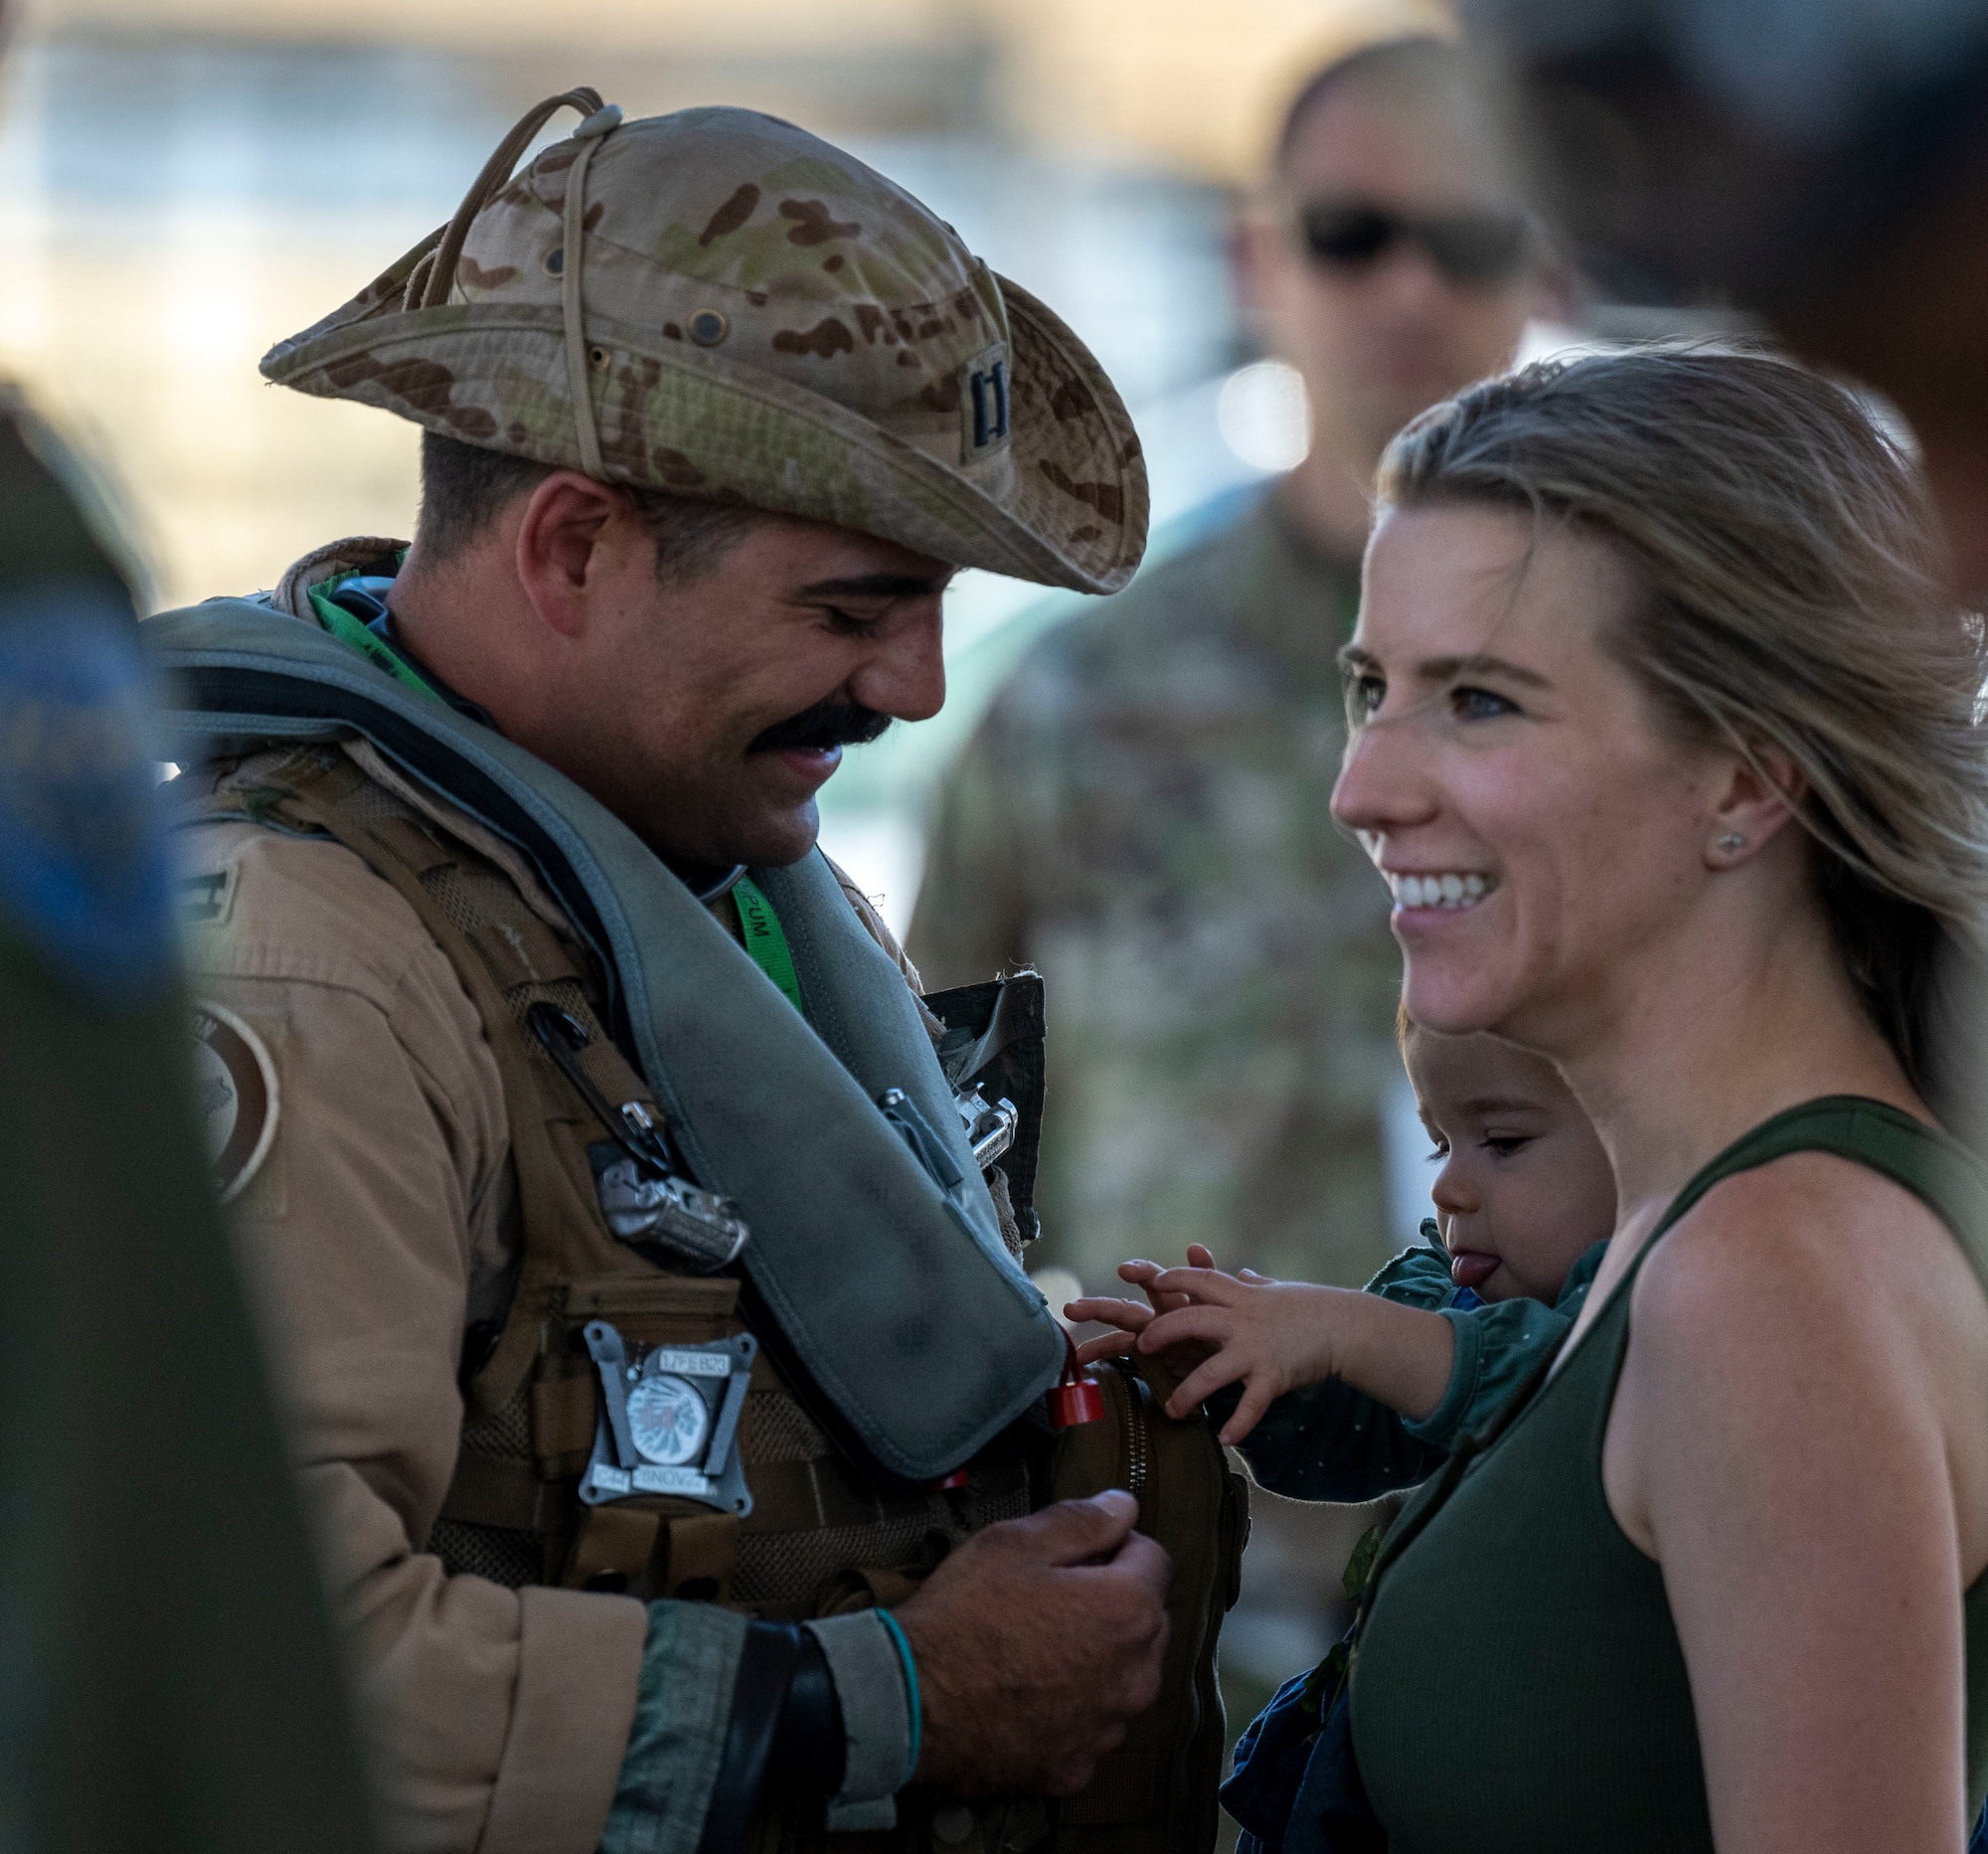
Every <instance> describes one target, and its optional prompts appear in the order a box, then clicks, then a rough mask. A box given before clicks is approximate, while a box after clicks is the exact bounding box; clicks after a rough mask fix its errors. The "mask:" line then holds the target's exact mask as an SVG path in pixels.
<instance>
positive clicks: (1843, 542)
mask: <svg viewBox="0 0 1988 1854" xmlns="http://www.w3.org/2000/svg"><path fill="white" fill-rule="evenodd" d="M1380 497H1381V501H1382V503H1383V505H1384V506H1394V507H1411V506H1415V505H1426V504H1429V503H1437V502H1445V501H1447V502H1467V503H1476V504H1486V503H1488V504H1492V505H1495V506H1500V507H1507V508H1512V509H1516V510H1521V511H1529V512H1531V513H1532V514H1533V515H1534V517H1535V518H1536V519H1538V520H1542V521H1549V522H1558V523H1568V524H1572V525H1573V526H1574V527H1575V528H1577V529H1579V530H1580V531H1582V532H1585V533H1587V534H1590V535H1594V536H1597V537H1599V538H1601V539H1602V540H1604V541H1606V542H1607V543H1608V544H1609V545H1610V546H1611V547H1613V548H1614V550H1615V551H1616V552H1617V554H1618V555H1619V556H1620V557H1621V558H1622V559H1623V560H1624V561H1626V562H1627V563H1628V565H1629V566H1630V568H1631V569H1632V571H1633V572H1634V574H1635V575H1636V578H1637V580H1638V582H1639V584H1640V587H1641V589H1642V592H1641V596H1639V597H1638V598H1637V599H1636V600H1635V601H1634V602H1633V604H1632V606H1631V608H1630V609H1629V610H1628V611H1626V612H1625V613H1624V614H1623V615H1622V617H1621V618H1620V620H1619V622H1618V623H1617V624H1616V625H1615V626H1614V627H1613V630H1612V633H1611V635H1610V638H1609V641H1610V644H1611V647H1613V648H1614V649H1615V650H1616V651H1617V652H1618V653H1619V655H1620V657H1621V659H1622V660H1623V661H1624V662H1625V663H1626V664H1627V665H1628V666H1629V667H1630V669H1631V670H1632V671H1633V672H1634V673H1635V674H1636V675H1637V676H1638V677H1639V678H1641V680H1642V681H1643V682H1644V684H1645V685H1646V687H1647V688H1648V689H1649V690H1650V692H1651V693H1652V694H1653V695H1654V696H1655V697H1656V699H1657V701H1658V704H1659V706H1660V708H1661V709H1662V710H1663V711H1664V712H1665V713H1667V714H1669V715H1670V716H1671V717H1673V718H1674V719H1675V720H1676V721H1677V722H1679V723H1680V724H1682V725H1683V727H1684V728H1685V729H1687V730H1688V731H1689V732H1690V733H1691V734H1692V735H1694V736H1695V737H1696V738H1700V739H1705V738H1711V739H1715V740H1720V741H1723V742H1726V743H1728V744H1730V745H1732V746H1735V747H1737V748H1738V749H1740V751H1741V752H1743V753H1747V754H1749V755H1752V754H1755V753H1756V752H1757V750H1759V749H1761V748H1763V747H1772V748H1777V749H1778V750H1779V751H1780V752H1781V753H1783V754H1785V755H1786V756H1787V757H1788V758H1789V759H1790V760H1791V761H1792V762H1793V763H1794V764H1795V765H1797V766H1798V767H1800V769H1801V773H1802V776H1803V779H1804V781H1805V782H1806V785H1807V788H1808V789H1807V795H1806V797H1805V798H1804V799H1803V800H1802V802H1801V804H1800V806H1799V807H1798V813H1797V814H1798V816H1799V817H1800V820H1801V822H1802V824H1803V825H1804V826H1805V827H1806V829H1807V831H1808V833H1809V835H1810V837H1811V838H1812V839H1813V841H1814V843H1815V845H1816V848H1817V852H1818V853H1817V855H1816V858H1815V866H1816V872H1817V882H1818V888H1819V891H1820V896H1821V900H1822V904H1823V907H1824V909H1825V911H1826V913H1827V915H1828V918H1829V922H1830V925H1831V927H1833V928H1834V930H1835V934H1836V938H1837V943H1838V944H1839V946H1840V947H1841V949H1842V952H1843V958H1844V963H1845V965H1846V967H1847V968H1848V970H1849V972H1850V975H1851V977H1852V979H1853V981H1854V982H1855V984H1856V986H1857V988H1858V991H1859V993H1860V994H1861V996H1862V997H1863V999H1864V1001H1865V1003H1866V1004H1867V1006H1868V1007H1869V1009H1870V1011H1871V1014H1872V1016H1873V1018H1874V1019H1875V1020H1876V1022H1877V1024H1878V1025H1879V1027H1880V1028H1881V1029H1882V1030H1883V1032H1884V1033H1885V1036H1886V1038H1887V1039H1888V1040H1889V1042H1890V1043H1891V1045H1892V1047H1893V1048H1894V1049H1895V1050H1896V1051H1897V1053H1898V1055H1899V1057H1900V1059H1901V1061H1902V1062H1903V1063H1904V1064H1905V1070H1906V1073H1907V1074H1908V1075H1909V1076H1910V1077H1911V1079H1912V1081H1913V1083H1914V1085H1915V1086H1916V1087H1918V1088H1919V1089H1920V1090H1921V1091H1922V1092H1925V1093H1927V1095H1928V1096H1929V1097H1930V1096H1931V1095H1932V1094H1933V1093H1934V1092H1938V1091H1936V1084H1937V1082H1938V1080H1939V1078H1938V1077H1937V1076H1936V1075H1935V1074H1934V1073H1933V1071H1934V1068H1935V1064H1934V1062H1933V1051H1932V1035H1931V1033H1932V1030H1933V1027H1934V1026H1933V1019H1934V1017H1935V1016H1936V1015H1937V1014H1938V1008H1939V1007H1938V1004H1937V1000H1938V998H1939V997H1940V996H1941V995H1942V987H1941V978H1942V951H1943V947H1944V946H1946V945H1947V944H1950V943H1951V944H1958V945H1960V946H1964V947H1966V948H1967V949H1968V951H1969V952H1970V953H1974V952H1977V951H1978V948H1979V944H1980V936H1981V928H1982V924H1983V922H1984V921H1988V754H1985V753H1984V747H1985V746H1988V742H1984V738H1983V731H1982V728H1981V726H1980V716H1981V707H1982V690H1983V683H1984V678H1988V649H1984V644H1983V636H1982V625H1981V621H1980V620H1979V618H1977V617H1976V616H1974V615H1973V614H1971V613H1968V612H1964V611H1962V610H1960V609H1959V608H1958V607H1957V606H1956V605H1955V603H1954V601H1953V599H1952V598H1951V597H1950V596H1949V595H1948V594H1947V593H1946V592H1945V591H1944V590H1943V586H1942V566H1943V560H1942V553H1941V546H1940V542H1939V539H1938V534H1937V529H1936V526H1935V524H1934V521H1933V517H1932V513H1931V508H1930V505H1929V502H1928V500H1927V496H1926V491H1925V488H1924V485H1923V483H1922V481H1921V479H1920V476H1919V474H1918V471H1917V470H1916V468H1915V467H1914V466H1913V464H1912V463H1911V461H1910V460H1909V459H1908V458H1907V457H1906V456H1905V454H1904V453H1903V452H1902V451H1901V449H1900V447H1899V446H1898V444H1897V443H1895V442H1894V441H1893V440H1892V439H1891V438H1890V437H1888V436H1887V435H1886V434H1885V433H1884V432H1883V431H1881V430H1880V429H1879V427H1878V426H1877V425H1876V424H1875V423H1874V422H1873V421H1872V420H1871V419H1870V417H1869V416H1868V415H1867V414H1866V412H1865V410H1864V408H1863V407H1862V406H1860V405H1859V403H1858V402H1857V401H1856V400H1855V399H1854V398H1852V396H1851V395H1850V394H1849V393H1847V392H1845V391H1844V390H1843V389H1842V388H1841V387H1838V386H1836V385H1834V384H1832V383H1831V382H1829V381H1827V380H1824V379H1821V378H1819V377H1818V376H1816V375H1815V374H1812V373H1809V372H1808V371H1806V370H1805V369H1803V368H1800V367H1797V366H1794V365H1792V364H1790V363H1788V362H1786V361H1781V360H1776V359H1772V358H1770V357H1767V356H1765V355H1749V354H1732V353H1705V352H1677V351H1663V350H1641V351H1633V352H1629V353H1624V354H1614V355H1603V356H1596V357H1592V358H1587V359H1581V360H1575V361H1570V362H1565V363H1561V362H1546V363H1543V364H1541V365H1539V366H1535V367H1529V368H1526V369H1524V370H1523V371H1521V372H1519V373H1516V374H1512V375H1509V376H1507V377H1505V378H1502V379H1497V380H1488V381H1485V382H1484V383H1482V384H1481V385H1479V386H1475V387H1472V388H1471V389H1470V390H1469V391H1468V392H1466V393H1463V394H1460V395H1459V396H1458V397H1457V398H1455V399H1453V400H1449V401H1447V402H1445V403H1444V404H1442V405H1440V406H1437V407H1433V408H1431V409H1430V410H1429V411H1428V412H1427V413H1425V414H1423V415H1422V416H1421V417H1420V418H1419V419H1417V420H1416V421H1414V422H1413V423H1412V424H1410V425H1409V426H1408V428H1407V429H1406V430H1404V431H1403V432H1402V433H1401V434H1400V435H1399V436H1398V437H1397V438H1396V439H1395V440H1394V442H1393V443H1392V444H1391V445H1390V446H1389V447H1388V452H1387V455H1386V456H1385V457H1384V458H1383V459H1382V462H1381V476H1380ZM1757 763H1758V762H1757V760H1756V764H1757Z"/></svg>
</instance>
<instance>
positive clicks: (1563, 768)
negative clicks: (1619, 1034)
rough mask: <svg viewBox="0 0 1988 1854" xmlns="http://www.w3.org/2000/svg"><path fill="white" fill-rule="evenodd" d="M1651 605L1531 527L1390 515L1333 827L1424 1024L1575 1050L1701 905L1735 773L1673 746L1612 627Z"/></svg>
mask: <svg viewBox="0 0 1988 1854" xmlns="http://www.w3.org/2000/svg"><path fill="white" fill-rule="evenodd" d="M1634 595H1635V587H1634V584H1633V582H1632V580H1631V578H1630V575H1629V573H1628V571H1627V569H1626V568H1625V567H1624V566H1623V565H1622V563H1621V562H1620V561H1619V560H1618V558H1617V557H1616V556H1615V554H1614V553H1613V552H1612V551H1610V549H1609V548H1608V547H1607V546H1605V545H1604V544H1603V543H1601V542H1599V541H1597V540H1594V539H1592V538H1591V537H1588V536H1585V535H1582V534H1580V533H1578V532H1577V531H1574V530H1568V529H1555V528H1550V527H1546V526H1539V527H1536V526H1535V524H1534V522H1533V520H1532V519H1531V517H1530V516H1529V515H1524V514H1519V513H1513V512H1508V511H1505V510H1501V509H1494V508H1487V507H1483V506H1478V505H1471V504H1464V503H1455V504H1433V505H1428V506H1423V507H1419V508H1413V509H1406V510H1391V511H1388V512H1386V513H1384V514H1383V516H1382V519H1381V521H1380V523H1379V525H1378V526H1377V528H1376V530H1375V533H1374V538H1373V540H1372V542H1371V543H1370V545H1369V547H1368V552H1367V568H1366V583H1365V588H1364V595H1363V597H1362V601H1361V608H1360V624H1359V628H1358V630H1357V632H1356V633H1355V636H1354V639H1353V642H1352V643H1351V644H1350V645H1349V646H1348V647H1347V650H1346V653H1345V654H1346V664H1347V675H1348V699H1349V704H1350V708H1351V712H1352V717H1353V721H1354V730H1353V735H1352V738H1351V741H1350V743H1349V745H1348V748H1347V757H1346V764H1345V767H1344V769H1343V770H1342V771H1341V773H1340V777H1339V783H1338V786H1337V788H1336V789H1335V791H1334V793H1333V806H1332V808H1333V813H1334V815H1335V816H1336V817H1338V818H1339V820H1340V821H1341V822H1342V823H1344V824H1346V825H1349V826H1350V827H1351V828H1353V829H1354V830H1356V831H1358V832H1359V833H1360V836H1361V839H1362V841H1363V842H1364V843H1365V845H1366V847H1367V850H1368V853H1369V854H1370V855H1371V856H1372V857H1373V859H1374V861H1375V863H1376V864H1377V865H1378V866H1379V868H1380V869H1381V871H1382V874H1383V875H1384V876H1385V877H1386V878H1387V881H1388V884H1389V887H1390V889H1391V890H1392V891H1393V894H1394V897H1395V911H1394V921H1393V925H1394V928H1395V933H1396V936H1397V937H1398V938H1399V939H1400V941H1401V943H1402V948H1403V951H1404V954H1405V955H1406V960H1407V967H1408V975H1407V988H1406V993H1405V996H1406V1002H1407V1004H1408V1014H1409V1015H1410V1016H1411V1017H1412V1018H1413V1019H1414V1020H1415V1021H1416V1022H1417V1023H1419V1024H1422V1025H1425V1026H1426V1027H1428V1028H1429V1029H1431V1030H1436V1031H1440V1032H1443V1033H1446V1034H1451V1035H1458V1034H1463V1033H1467V1032H1470V1031H1477V1030H1497V1031H1499V1032H1500V1033H1501V1034H1504V1035H1507V1036H1510V1037H1511V1038H1512V1039H1513V1040H1514V1041H1517V1042H1520V1043H1527V1044H1531V1045H1532V1046H1534V1047H1536V1048H1538V1047H1547V1048H1553V1047H1558V1046H1560V1045H1562V1044H1563V1043H1564V1041H1565V1039H1566V1036H1567V1035H1568V1034H1569V1033H1570V1032H1571V1031H1574V1027H1575V1026H1577V1025H1578V1023H1579V1022H1580V1021H1581V1020H1583V1019H1584V1018H1586V1017H1587V1016H1588V1014H1589V1012H1590V1010H1591V1009H1592V1007H1594V1006H1595V1005H1597V1004H1599V1003H1601V1001H1602V1000H1603V999H1604V998H1605V997H1606V995H1607V993H1608V991H1609V989H1610V988H1611V986H1612V985H1614V984H1616V983H1619V982H1620V979H1621V977H1622V975H1623V974H1625V973H1631V972H1633V971H1634V970H1635V969H1636V967H1637V965H1638V963H1639V955H1645V956H1646V957H1647V956H1648V955H1652V954H1654V955H1655V956H1657V957H1658V958H1659V960H1661V953H1660V952H1659V951H1658V947H1659V946H1660V943H1661V942H1662V940H1663V939H1664V938H1665V937H1666V934H1667V930H1668V929H1669V928H1670V927H1673V926H1674V925H1675V924H1676V923H1677V922H1678V921H1679V920H1680V919H1681V918H1682V917H1683V915H1684V914H1686V913H1688V912H1689V909H1690V907H1691V904H1692V902H1693V901H1694V899H1695V898H1696V896H1697V894H1698V893H1699V891H1700V888H1701V886H1702V884H1703V883H1704V881H1705V879H1706V875H1707V869H1706V862H1705V850H1706V844H1707V842H1708V840H1709V838H1710V836H1711V834H1712V831H1713V829H1714V828H1715V826H1714V823H1713V820H1714V817H1715V813H1716V810H1717V804H1718V794H1719V791H1720V787H1721V784H1722V779H1723V778H1724V777H1725V776H1727V775H1728V774H1729V772H1730V767H1731V764H1732V761H1731V758H1730V757H1725V756H1721V755H1719V754H1717V753H1714V752H1708V751H1704V750H1694V749H1692V748H1691V747H1689V746H1688V745H1687V744H1686V743H1684V742H1683V741H1682V740H1680V739H1678V738H1677V737H1676V733H1675V731H1673V730H1666V729H1665V728H1664V727H1663V726H1662V724H1661V722H1660V720H1659V718H1658V717H1657V716H1656V715H1655V714H1654V713H1653V711H1652V707H1651V704H1650V702H1649V700H1648V699H1647V698H1646V697H1645V695H1644V694H1643V692H1642V691H1641V689H1640V688H1639V687H1638V686H1637V684H1636V683H1635V681H1634V679H1633V678H1632V676H1631V674H1630V672H1629V671H1628V670H1627V669H1626V668H1625V667H1624V666H1623V665H1622V664H1621V663H1620V662H1619V661H1617V660H1616V658H1615V657H1613V656H1612V655H1610V654H1609V653H1608V651H1606V650H1605V649H1604V648H1603V647H1602V643H1601V635H1602V631H1601V627H1602V626H1604V625H1606V624H1608V623H1610V622H1612V621H1613V620H1614V619H1615V618H1616V616H1617V615H1618V614H1620V613H1621V612H1623V611H1624V610H1625V609H1626V608H1627V603H1628V600H1629V599H1630V598H1632V597H1633V596H1634Z"/></svg>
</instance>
